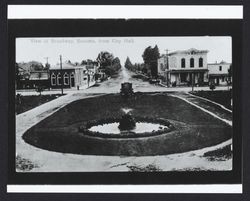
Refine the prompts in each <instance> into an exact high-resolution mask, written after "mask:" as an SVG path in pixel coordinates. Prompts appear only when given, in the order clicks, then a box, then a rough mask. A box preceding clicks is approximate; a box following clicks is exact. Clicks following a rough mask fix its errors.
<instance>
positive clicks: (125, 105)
mask: <svg viewBox="0 0 250 201" xmlns="http://www.w3.org/2000/svg"><path fill="white" fill-rule="evenodd" d="M9 8H10V9H9V12H8V41H7V44H8V52H7V53H8V97H9V99H8V135H7V136H6V138H7V142H8V143H6V146H7V151H8V173H7V175H8V185H7V191H8V192H57V193H67V192H69V193H72V192H73V193H84V192H85V193H88V192H93V193H95V192H103V193H107V192H111V193H113V192H115V193H116V192H118V193H133V192H134V193H218V192H219V193H225V192H230V193H241V192H242V181H243V180H242V179H243V178H242V165H243V164H242V160H243V159H242V157H243V156H242V152H243V151H242V148H243V145H242V143H243V142H244V141H242V135H243V134H242V130H241V128H242V127H241V125H242V122H243V121H244V119H242V117H241V113H242V111H243V108H242V107H243V106H242V104H241V95H242V90H243V85H242V82H243V79H242V77H241V76H242V72H243V68H242V55H243V49H242V46H243V43H242V16H241V14H242V10H241V9H242V7H240V6H239V7H237V6H235V7H234V6H233V7H230V6H229V7H227V6H225V7H224V6H218V7H217V6H212V7H209V6H191V7H188V6H187V7H185V6H173V7H172V6H162V7H161V6H149V7H148V6H108V7H105V6H84V5H82V6H70V5H65V6H46V5H41V6H39V7H38V6H14V5H13V6H10V7H9ZM104 8H108V10H109V12H106V10H105V9H104ZM138 8H140V9H141V10H140V14H139V13H137V9H138ZM44 9H45V10H46V9H47V10H46V12H42V13H40V12H41V11H42V10H43V11H45V10H44ZM54 11H56V12H54ZM70 11H71V12H70ZM90 11H91V12H90ZM99 11H103V12H99ZM104 11H105V12H104ZM149 11H150V12H149ZM175 11H176V12H175ZM184 11H186V12H184ZM232 11H234V12H232ZM39 13H40V14H39ZM137 14H138V15H137Z"/></svg>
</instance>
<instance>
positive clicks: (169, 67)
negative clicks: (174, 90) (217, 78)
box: [158, 48, 208, 86]
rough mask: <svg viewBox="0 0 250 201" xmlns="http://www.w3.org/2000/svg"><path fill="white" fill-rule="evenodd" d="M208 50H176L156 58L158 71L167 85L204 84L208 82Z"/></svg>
mask: <svg viewBox="0 0 250 201" xmlns="http://www.w3.org/2000/svg"><path fill="white" fill-rule="evenodd" d="M207 53H208V50H197V49H194V48H191V49H188V50H178V51H174V52H171V53H169V54H168V55H162V56H161V57H160V58H159V59H158V73H159V75H161V76H164V78H165V80H166V82H167V83H168V85H172V86H174V85H191V84H192V82H193V84H198V85H204V84H206V83H208V67H207Z"/></svg>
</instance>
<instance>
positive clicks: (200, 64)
mask: <svg viewBox="0 0 250 201" xmlns="http://www.w3.org/2000/svg"><path fill="white" fill-rule="evenodd" d="M199 67H203V58H199Z"/></svg>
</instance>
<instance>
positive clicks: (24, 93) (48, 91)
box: [16, 81, 96, 96]
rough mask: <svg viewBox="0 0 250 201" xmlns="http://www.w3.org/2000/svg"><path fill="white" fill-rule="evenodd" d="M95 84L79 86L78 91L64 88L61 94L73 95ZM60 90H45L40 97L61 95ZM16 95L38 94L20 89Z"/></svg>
mask: <svg viewBox="0 0 250 201" xmlns="http://www.w3.org/2000/svg"><path fill="white" fill-rule="evenodd" d="M95 84H96V82H95V81H94V82H90V84H89V86H87V85H84V86H81V87H80V88H79V90H77V88H76V87H75V88H71V89H69V88H65V89H63V93H64V94H73V93H78V92H79V91H81V90H85V89H88V88H90V87H92V86H94V85H95ZM61 93H62V92H61V89H51V90H45V91H43V92H42V95H50V94H61ZM16 94H21V95H23V96H37V95H39V93H38V92H36V90H35V89H21V90H16Z"/></svg>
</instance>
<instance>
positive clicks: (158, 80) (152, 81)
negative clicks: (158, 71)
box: [149, 78, 161, 84]
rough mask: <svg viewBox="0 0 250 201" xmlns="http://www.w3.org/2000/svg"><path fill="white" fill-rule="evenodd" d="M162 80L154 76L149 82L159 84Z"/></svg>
mask: <svg viewBox="0 0 250 201" xmlns="http://www.w3.org/2000/svg"><path fill="white" fill-rule="evenodd" d="M160 81H161V80H160V79H156V78H152V79H150V80H149V83H150V84H159V83H160Z"/></svg>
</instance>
